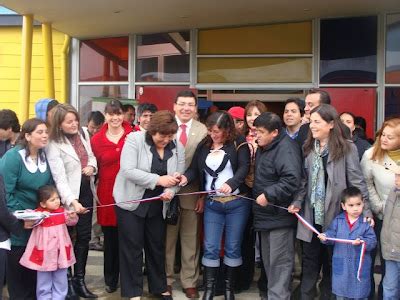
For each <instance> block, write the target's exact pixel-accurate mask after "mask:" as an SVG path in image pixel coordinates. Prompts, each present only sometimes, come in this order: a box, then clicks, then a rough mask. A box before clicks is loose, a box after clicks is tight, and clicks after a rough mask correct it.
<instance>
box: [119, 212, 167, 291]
mask: <svg viewBox="0 0 400 300" xmlns="http://www.w3.org/2000/svg"><path fill="white" fill-rule="evenodd" d="M115 211H116V213H117V220H118V238H119V258H120V273H121V297H127V298H132V297H138V296H142V294H143V272H142V267H143V249H144V251H145V256H146V257H145V263H146V271H147V278H148V283H149V292H150V293H152V294H161V293H164V292H166V291H167V277H166V275H165V234H166V224H165V221H164V219H163V217H162V214H161V211H160V213H159V214H156V215H152V216H150V217H148V216H145V217H139V216H137V215H136V214H135V213H134V212H132V211H128V210H125V209H121V208H119V207H116V209H115Z"/></svg>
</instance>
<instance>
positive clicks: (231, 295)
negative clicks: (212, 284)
mask: <svg viewBox="0 0 400 300" xmlns="http://www.w3.org/2000/svg"><path fill="white" fill-rule="evenodd" d="M236 269H237V268H233V267H229V266H226V268H225V294H224V296H225V300H235V292H234V286H235V275H236Z"/></svg>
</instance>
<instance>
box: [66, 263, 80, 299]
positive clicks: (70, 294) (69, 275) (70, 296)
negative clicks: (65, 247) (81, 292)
mask: <svg viewBox="0 0 400 300" xmlns="http://www.w3.org/2000/svg"><path fill="white" fill-rule="evenodd" d="M67 278H68V294H67V296H66V297H65V300H79V296H78V295H77V294H76V292H75V289H74V285H73V284H72V270H71V267H69V268H68V273H67Z"/></svg>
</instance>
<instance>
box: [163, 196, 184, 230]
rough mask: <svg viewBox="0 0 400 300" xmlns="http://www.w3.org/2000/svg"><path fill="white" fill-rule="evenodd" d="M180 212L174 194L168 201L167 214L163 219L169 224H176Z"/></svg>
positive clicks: (177, 199) (177, 200)
mask: <svg viewBox="0 0 400 300" xmlns="http://www.w3.org/2000/svg"><path fill="white" fill-rule="evenodd" d="M180 212H181V208H180V205H179V198H178V197H176V196H175V197H174V198H172V200H171V202H169V206H168V209H167V215H166V217H165V221H166V222H167V224H169V225H176V224H178V219H179V214H180Z"/></svg>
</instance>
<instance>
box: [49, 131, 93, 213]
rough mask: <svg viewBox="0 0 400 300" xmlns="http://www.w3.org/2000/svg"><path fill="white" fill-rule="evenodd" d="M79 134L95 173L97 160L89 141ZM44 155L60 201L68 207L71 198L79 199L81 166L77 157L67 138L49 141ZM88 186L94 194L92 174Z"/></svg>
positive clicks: (89, 164) (89, 163)
mask: <svg viewBox="0 0 400 300" xmlns="http://www.w3.org/2000/svg"><path fill="white" fill-rule="evenodd" d="M79 136H80V138H81V141H82V143H83V146H84V147H85V149H86V152H87V154H88V158H89V160H88V166H92V167H93V168H94V172H95V173H96V172H97V161H96V157H95V156H94V154H93V152H92V147H91V146H90V142H88V141H87V140H86V139H85V138H83V136H82V135H81V134H79ZM46 155H47V160H48V162H49V166H50V170H51V174H52V175H53V179H54V182H55V184H56V187H57V190H58V193H59V194H60V197H61V202H62V203H63V204H64V205H65V206H66V207H68V206H70V205H71V202H72V201H73V200H75V199H76V200H78V199H79V192H80V187H81V177H82V166H81V162H80V160H79V157H78V155H77V154H76V152H75V149H74V147H73V146H72V144H71V143H70V141H69V140H68V139H66V142H61V143H57V142H55V141H51V142H50V143H49V145H48V146H47V147H46ZM90 186H91V190H92V192H93V195H95V194H96V189H95V187H94V176H91V178H90Z"/></svg>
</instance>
